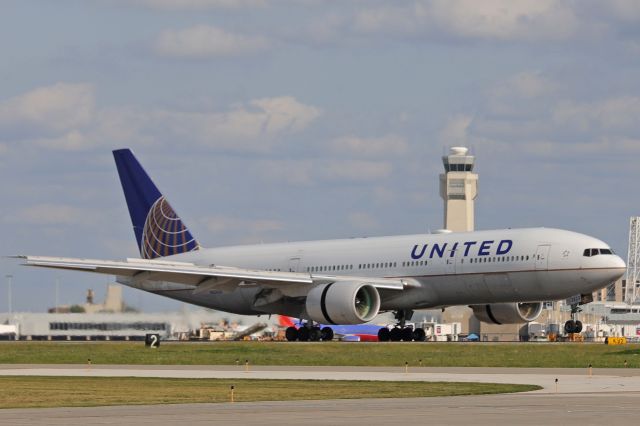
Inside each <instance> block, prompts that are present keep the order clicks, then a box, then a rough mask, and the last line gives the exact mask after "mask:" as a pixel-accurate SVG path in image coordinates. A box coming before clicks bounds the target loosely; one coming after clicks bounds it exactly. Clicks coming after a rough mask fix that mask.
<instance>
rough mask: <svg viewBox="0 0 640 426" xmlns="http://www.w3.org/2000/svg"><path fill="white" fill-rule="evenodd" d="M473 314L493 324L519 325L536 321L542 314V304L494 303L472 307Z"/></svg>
mask: <svg viewBox="0 0 640 426" xmlns="http://www.w3.org/2000/svg"><path fill="white" fill-rule="evenodd" d="M471 309H473V314H474V315H475V316H476V318H478V319H479V320H480V321H482V322H486V323H491V324H518V323H521V322H530V321H533V320H535V319H536V318H538V317H539V316H540V314H541V313H542V302H521V303H492V304H490V305H471Z"/></svg>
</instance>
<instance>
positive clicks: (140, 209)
mask: <svg viewBox="0 0 640 426" xmlns="http://www.w3.org/2000/svg"><path fill="white" fill-rule="evenodd" d="M113 157H114V159H115V160H116V167H117V168H118V175H119V176H120V183H121V184H122V190H123V191H124V197H125V199H126V200H127V207H128V208H129V215H130V216H131V222H132V224H133V232H134V233H135V235H136V241H137V242H138V248H139V249H140V256H141V257H142V258H143V259H155V258H157V257H164V256H171V255H174V254H179V253H186V252H188V251H193V250H198V248H199V247H200V246H199V245H198V242H197V241H196V239H195V238H193V235H191V232H190V231H189V229H187V227H186V225H185V224H184V223H183V222H182V219H180V217H179V216H178V215H177V214H176V212H175V210H173V208H172V207H171V205H170V204H169V202H168V201H167V200H166V199H165V197H164V196H163V195H162V194H161V193H160V191H159V190H158V188H157V187H156V185H155V184H154V183H153V181H152V180H151V178H150V177H149V175H148V174H147V172H145V171H144V169H143V168H142V166H141V165H140V163H139V162H138V160H137V159H136V157H135V156H134V155H133V152H131V150H130V149H118V150H115V151H113Z"/></svg>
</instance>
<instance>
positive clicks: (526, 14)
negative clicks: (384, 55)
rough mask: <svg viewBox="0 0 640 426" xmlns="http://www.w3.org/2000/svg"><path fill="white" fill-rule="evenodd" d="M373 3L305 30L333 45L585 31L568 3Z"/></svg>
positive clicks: (561, 35) (554, 36) (547, 36)
mask: <svg viewBox="0 0 640 426" xmlns="http://www.w3.org/2000/svg"><path fill="white" fill-rule="evenodd" d="M371 4H372V3H368V2H363V3H359V4H358V5H357V6H358V7H357V8H356V11H355V12H354V13H353V14H352V15H351V16H350V17H349V18H347V19H345V18H344V17H341V16H340V15H338V14H334V15H328V16H325V17H322V18H319V19H318V20H317V21H316V22H314V23H313V24H312V25H310V27H309V28H310V30H309V34H310V36H311V38H312V39H313V40H314V41H316V42H331V43H333V42H335V41H336V40H340V39H343V40H344V39H345V36H346V35H357V36H363V35H371V34H379V35H384V36H399V37H418V38H427V39H433V40H442V39H443V38H453V39H466V40H497V41H516V40H524V41H537V40H564V39H568V38H570V37H573V36H576V35H577V34H578V33H579V32H580V31H581V30H583V27H585V25H584V23H583V22H582V21H581V20H580V18H579V16H578V15H577V14H576V12H575V11H574V9H573V8H572V4H570V3H568V2H564V1H561V0H519V1H511V0H486V1H477V0H416V1H413V2H395V3H384V4H383V5H382V6H379V5H378V4H375V3H374V4H373V5H371ZM389 4H391V6H389ZM586 27H588V26H586Z"/></svg>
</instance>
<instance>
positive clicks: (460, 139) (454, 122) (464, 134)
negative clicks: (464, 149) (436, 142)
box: [439, 115, 473, 146]
mask: <svg viewBox="0 0 640 426" xmlns="http://www.w3.org/2000/svg"><path fill="white" fill-rule="evenodd" d="M472 122H473V117H471V116H470V115H457V116H455V117H452V118H450V119H449V121H448V122H447V124H446V125H445V126H444V128H443V129H442V130H441V131H440V135H439V138H440V141H441V143H442V144H443V145H446V146H468V144H469V136H468V132H469V126H470V125H471V123H472Z"/></svg>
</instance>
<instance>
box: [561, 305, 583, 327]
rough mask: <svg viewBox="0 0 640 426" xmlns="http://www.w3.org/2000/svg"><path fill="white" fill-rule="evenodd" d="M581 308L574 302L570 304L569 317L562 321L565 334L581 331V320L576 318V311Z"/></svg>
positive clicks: (579, 310)
mask: <svg viewBox="0 0 640 426" xmlns="http://www.w3.org/2000/svg"><path fill="white" fill-rule="evenodd" d="M581 311H582V309H580V307H579V306H578V305H577V304H576V305H571V319H570V320H569V321H567V322H565V323H564V331H565V333H567V334H572V333H580V332H581V331H582V322H581V321H580V320H578V319H577V317H578V312H581Z"/></svg>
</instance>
